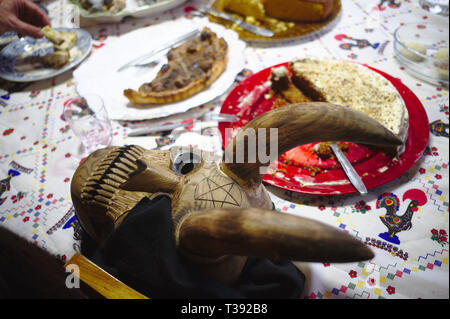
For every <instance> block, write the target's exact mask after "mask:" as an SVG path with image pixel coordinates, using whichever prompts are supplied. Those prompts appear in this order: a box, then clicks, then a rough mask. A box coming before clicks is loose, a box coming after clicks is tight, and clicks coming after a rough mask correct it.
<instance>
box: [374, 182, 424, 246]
mask: <svg viewBox="0 0 450 319" xmlns="http://www.w3.org/2000/svg"><path fill="white" fill-rule="evenodd" d="M406 200H409V201H408V202H407V203H408V207H407V208H406V212H405V213H404V214H402V215H399V214H398V213H397V212H398V211H399V208H400V200H399V199H398V197H397V196H396V195H395V194H392V193H384V194H382V195H381V196H380V197H378V200H377V208H385V209H386V214H384V215H381V216H380V219H381V222H382V223H383V224H384V225H385V226H386V227H387V229H388V231H387V232H385V233H381V234H379V235H378V236H379V237H381V238H383V239H384V240H386V241H388V242H390V243H393V244H397V245H398V244H400V240H399V238H398V237H397V235H396V234H397V233H399V232H402V231H405V230H409V229H410V228H411V227H412V218H413V214H414V213H415V212H417V211H418V210H419V207H420V206H423V205H425V204H426V203H427V197H426V195H425V193H424V192H423V191H421V190H420V189H410V190H408V191H406V192H405V193H404V194H403V202H405V201H406Z"/></svg>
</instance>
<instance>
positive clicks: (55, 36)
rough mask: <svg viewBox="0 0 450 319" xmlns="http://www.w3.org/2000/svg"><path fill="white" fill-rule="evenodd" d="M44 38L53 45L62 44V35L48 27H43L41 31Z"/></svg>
mask: <svg viewBox="0 0 450 319" xmlns="http://www.w3.org/2000/svg"><path fill="white" fill-rule="evenodd" d="M41 32H42V34H43V35H44V37H46V38H47V39H49V40H50V42H52V43H53V44H61V43H63V42H64V37H63V36H62V34H61V33H60V32H58V31H56V30H53V29H52V28H51V27H50V26H48V25H47V26H45V27H43V28H42V29H41Z"/></svg>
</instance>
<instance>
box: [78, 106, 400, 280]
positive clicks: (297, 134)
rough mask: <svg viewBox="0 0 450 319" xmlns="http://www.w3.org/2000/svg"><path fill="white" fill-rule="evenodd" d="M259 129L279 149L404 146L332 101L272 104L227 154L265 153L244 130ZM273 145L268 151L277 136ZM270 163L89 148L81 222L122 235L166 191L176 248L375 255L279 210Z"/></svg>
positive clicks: (324, 257)
mask: <svg viewBox="0 0 450 319" xmlns="http://www.w3.org/2000/svg"><path fill="white" fill-rule="evenodd" d="M260 128H266V129H269V128H277V129H278V150H279V154H280V155H281V154H282V153H284V152H286V151H287V150H289V149H291V148H293V147H295V146H297V145H301V144H306V143H311V142H316V141H353V142H360V143H365V144H375V145H385V146H386V145H388V146H393V145H397V144H399V143H400V141H399V140H398V138H397V137H396V136H394V135H393V134H392V133H391V132H390V131H388V130H387V129H385V128H384V127H383V126H381V125H380V124H378V123H377V122H376V121H374V120H372V119H371V118H369V117H368V116H366V115H364V114H363V113H360V112H356V111H353V110H351V109H348V108H345V107H341V106H337V105H332V104H329V103H319V102H317V103H302V104H294V105H290V106H286V107H283V108H279V109H276V110H272V111H270V112H267V113H265V114H263V115H262V116H260V117H258V118H256V119H254V120H253V121H251V122H250V123H249V124H248V125H247V126H246V127H245V128H244V129H243V130H242V131H241V132H239V134H238V135H237V136H236V137H235V138H234V139H233V141H232V142H231V143H230V145H229V146H228V147H227V149H226V150H225V157H224V158H228V159H230V158H231V159H234V158H236V156H235V155H236V154H235V153H236V150H238V149H240V148H239V146H244V147H243V149H244V150H248V149H253V150H254V151H256V152H257V149H258V147H259V146H258V145H257V146H256V149H255V148H251V147H249V145H248V139H246V138H245V132H246V130H247V129H253V130H255V129H256V130H255V131H256V132H258V130H257V129H260ZM257 134H258V133H257ZM257 141H258V139H257ZM265 143H266V144H267V145H265V146H266V149H268V144H269V143H270V137H269V135H267V138H266V141H265ZM246 152H247V153H246V154H245V156H244V158H251V155H252V154H249V152H248V151H246ZM269 164H270V163H262V162H261V161H258V159H257V160H256V161H255V163H251V162H245V163H236V162H235V161H231V162H226V161H224V160H223V159H222V158H215V157H214V156H213V155H212V154H209V153H205V152H201V151H198V150H192V149H187V150H186V149H182V148H172V149H171V150H170V151H151V150H146V149H144V148H142V147H140V146H124V147H109V148H106V149H102V150H98V151H96V152H94V153H93V154H91V155H90V156H89V157H88V158H87V159H86V160H85V161H84V162H83V163H82V164H81V165H80V167H79V168H78V169H77V171H76V172H75V175H74V178H73V180H72V200H73V202H74V206H75V210H76V213H77V216H78V219H79V220H80V223H81V225H82V226H83V228H84V229H85V230H86V232H87V233H88V234H89V235H90V236H91V237H93V238H94V239H96V240H97V241H98V242H101V241H102V240H104V239H105V237H106V236H107V235H108V234H109V233H111V232H112V231H114V228H115V227H117V226H118V225H120V223H121V221H122V220H123V218H124V217H125V216H126V215H127V214H128V212H129V211H130V210H131V209H132V208H133V207H134V206H135V205H136V204H137V203H138V202H139V200H140V199H142V198H143V197H144V196H147V197H150V198H152V197H154V196H155V195H157V194H161V193H165V194H168V195H169V196H170V197H171V198H172V219H173V221H174V225H175V236H176V238H175V239H176V242H177V245H178V248H179V250H180V251H181V252H183V251H184V252H189V256H191V257H192V256H194V255H196V256H199V257H202V258H210V259H215V260H217V259H220V256H226V255H234V256H255V257H274V258H285V259H290V260H303V261H321V262H325V261H328V262H350V261H355V260H363V259H368V258H371V257H372V256H373V255H372V253H371V251H370V250H369V249H368V248H366V247H365V246H364V245H362V244H361V243H360V242H359V241H357V240H356V239H354V238H353V237H351V236H349V235H346V234H344V233H342V232H340V231H338V230H336V229H335V228H333V227H330V226H326V225H323V224H321V223H318V222H315V221H312V220H308V219H304V218H301V217H298V216H293V215H289V214H283V213H279V212H276V211H272V210H271V209H272V202H271V200H270V197H269V195H268V193H267V191H266V189H265V187H264V186H263V184H262V175H261V174H260V170H259V169H260V167H263V166H267V165H269ZM324 243H326V244H325V245H324ZM192 259H193V260H195V259H196V258H195V257H192ZM238 268H239V267H238ZM239 271H240V270H239V269H238V270H237V274H238V273H239ZM213 272H214V270H213ZM226 276H228V275H225V277H226ZM233 276H236V270H235V271H234V274H233ZM222 277H223V276H222Z"/></svg>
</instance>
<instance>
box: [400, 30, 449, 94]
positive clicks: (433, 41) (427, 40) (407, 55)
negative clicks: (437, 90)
mask: <svg viewBox="0 0 450 319" xmlns="http://www.w3.org/2000/svg"><path fill="white" fill-rule="evenodd" d="M448 33H449V31H448V24H445V25H444V24H438V23H426V24H418V23H409V24H404V25H402V26H400V27H398V28H397V29H396V30H395V32H394V56H395V58H396V59H397V61H398V62H399V63H400V64H401V65H402V66H404V67H405V70H406V71H408V72H409V73H411V74H412V75H413V76H415V77H417V78H420V79H422V80H424V81H427V82H429V83H433V84H437V85H444V86H448V82H449V73H448V48H449V38H448Z"/></svg>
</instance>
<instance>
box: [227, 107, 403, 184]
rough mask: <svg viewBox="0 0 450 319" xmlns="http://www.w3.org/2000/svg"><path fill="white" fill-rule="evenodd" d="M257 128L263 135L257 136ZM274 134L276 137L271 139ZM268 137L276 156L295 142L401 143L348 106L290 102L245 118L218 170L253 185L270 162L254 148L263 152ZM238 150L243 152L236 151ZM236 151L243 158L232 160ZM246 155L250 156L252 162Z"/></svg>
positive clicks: (268, 147)
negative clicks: (276, 148) (245, 120)
mask: <svg viewBox="0 0 450 319" xmlns="http://www.w3.org/2000/svg"><path fill="white" fill-rule="evenodd" d="M270 128H277V129H278V134H277V136H272V134H269V132H270ZM261 129H263V130H261ZM261 131H262V132H263V133H264V134H265V137H264V136H261V135H262V134H263V133H261ZM250 133H251V134H254V136H255V139H254V141H256V142H255V143H254V144H255V145H252V144H253V143H249V140H250V139H249V138H248V137H249V136H250V135H251V134H250ZM274 138H277V139H278V140H277V141H276V140H275V141H274V140H273V139H274ZM260 139H261V140H262V142H261V140H260ZM271 139H272V143H277V145H278V154H276V155H277V156H278V155H281V154H283V153H285V152H287V151H288V150H290V149H292V148H294V147H296V146H298V145H303V144H307V143H312V142H326V141H348V142H356V143H363V144H371V145H379V146H395V145H401V143H402V142H401V140H400V139H399V138H398V137H397V136H395V135H394V134H393V133H392V132H391V131H389V130H388V129H386V128H385V127H384V126H383V125H381V124H380V123H378V122H377V121H376V120H374V119H372V118H371V117H370V116H368V115H366V114H364V113H362V112H359V111H355V110H352V109H350V108H348V107H344V106H340V105H335V104H331V103H326V102H309V103H298V104H291V105H288V106H284V107H281V108H279V109H275V110H272V111H269V112H267V113H264V114H263V115H261V116H259V117H257V118H255V119H253V120H252V121H251V122H249V123H248V124H247V125H246V126H245V127H244V128H243V129H242V130H241V131H240V132H239V133H238V134H237V135H236V137H234V139H233V140H232V141H231V142H230V144H229V145H228V147H227V148H226V149H225V154H224V160H223V161H222V163H221V169H222V171H223V172H224V173H225V174H227V175H228V176H229V177H231V178H233V179H234V180H235V181H236V182H237V183H238V184H239V185H240V186H241V187H243V188H244V189H246V190H249V191H251V190H255V189H257V188H258V187H259V185H260V184H261V181H262V178H263V176H264V174H260V169H261V168H264V167H268V166H269V165H270V162H265V163H262V162H261V161H260V158H259V156H258V155H259V154H260V150H259V149H258V148H259V147H265V149H264V152H262V153H263V154H264V155H266V150H269V149H270V144H271ZM240 150H243V152H244V154H239V151H240ZM237 155H243V158H244V160H243V161H242V160H241V161H239V160H236V159H237ZM271 155H272V154H271ZM249 159H254V160H253V163H252V161H249ZM275 159H276V158H274V159H271V161H273V160H275Z"/></svg>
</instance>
